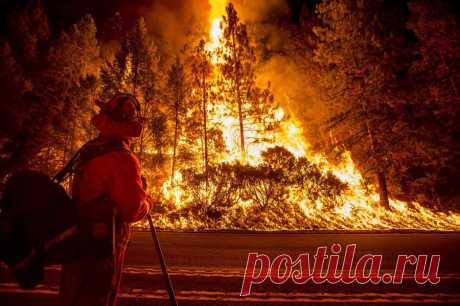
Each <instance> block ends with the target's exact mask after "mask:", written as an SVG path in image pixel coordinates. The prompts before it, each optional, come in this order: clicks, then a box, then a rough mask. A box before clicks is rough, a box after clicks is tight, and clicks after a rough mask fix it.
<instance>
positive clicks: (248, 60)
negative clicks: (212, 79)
mask: <svg viewBox="0 0 460 306" xmlns="http://www.w3.org/2000/svg"><path fill="white" fill-rule="evenodd" d="M226 12H227V15H226V16H224V17H223V22H222V27H223V32H222V36H221V47H220V48H217V49H216V52H217V58H218V60H217V64H218V67H219V69H220V72H221V73H222V75H221V77H219V79H218V82H219V88H220V90H221V93H220V94H221V99H222V100H223V101H225V102H226V103H229V104H230V105H231V114H236V117H237V118H238V127H239V146H240V153H241V160H242V161H243V163H245V162H246V159H247V152H246V151H247V140H248V138H251V133H248V130H249V131H251V130H252V131H254V130H255V131H256V133H252V135H254V134H256V135H257V136H256V137H254V136H252V138H256V139H253V141H260V139H258V138H260V137H262V136H263V134H264V133H269V132H270V131H272V129H273V128H274V126H273V125H274V124H275V119H274V108H275V107H274V104H273V102H274V100H273V96H272V94H271V92H270V85H268V87H267V88H265V89H260V88H258V87H257V85H256V80H255V79H256V76H255V62H256V57H255V55H254V49H253V47H252V46H251V45H250V41H249V38H248V33H247V30H246V25H245V24H243V23H241V22H240V20H239V18H238V14H237V12H236V10H235V8H234V6H233V4H232V3H229V4H228V5H227V7H226ZM235 109H236V110H235ZM248 134H249V135H248Z"/></svg>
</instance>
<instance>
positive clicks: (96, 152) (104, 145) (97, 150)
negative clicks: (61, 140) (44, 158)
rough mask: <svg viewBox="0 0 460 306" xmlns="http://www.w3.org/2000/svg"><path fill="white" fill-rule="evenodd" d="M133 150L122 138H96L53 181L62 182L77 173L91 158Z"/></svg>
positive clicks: (77, 153)
mask: <svg viewBox="0 0 460 306" xmlns="http://www.w3.org/2000/svg"><path fill="white" fill-rule="evenodd" d="M115 151H119V152H131V150H130V149H129V147H128V146H127V145H126V144H125V143H124V142H123V141H122V140H121V139H110V140H101V139H98V138H96V139H94V140H91V141H89V142H87V143H85V144H84V145H83V146H82V147H81V148H80V149H79V150H78V151H77V152H76V153H75V155H74V156H73V157H72V158H71V159H70V161H69V162H68V163H67V164H66V165H65V166H64V167H63V168H62V169H61V170H60V171H59V172H58V173H57V174H56V175H55V176H54V177H53V179H52V181H54V182H56V183H58V184H59V183H61V182H62V181H64V180H65V179H66V178H67V177H68V175H70V174H72V173H75V171H76V170H77V169H78V168H81V167H82V166H83V165H84V164H86V163H87V162H89V161H90V160H92V159H94V158H96V157H98V156H101V155H104V154H107V153H110V152H115Z"/></svg>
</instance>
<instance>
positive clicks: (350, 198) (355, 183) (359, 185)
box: [162, 0, 460, 230]
mask: <svg viewBox="0 0 460 306" xmlns="http://www.w3.org/2000/svg"><path fill="white" fill-rule="evenodd" d="M226 4H227V1H226V0H212V1H210V5H211V12H210V16H209V23H210V32H209V40H208V43H207V44H206V48H207V50H208V51H210V52H214V51H215V50H216V49H217V48H218V47H219V46H220V43H221V36H222V28H221V22H222V15H224V13H225V6H226ZM212 61H213V64H217V63H218V61H219V59H218V58H217V57H213V58H212ZM216 70H217V69H216ZM215 73H218V72H217V71H215ZM217 104H218V105H217V106H216V107H215V108H213V110H212V113H211V114H210V116H209V117H210V120H211V121H212V120H215V121H219V122H221V123H222V125H223V127H222V133H223V137H224V140H225V144H226V146H227V150H228V151H229V153H228V155H226V156H224V157H223V159H222V160H221V162H233V161H238V160H239V159H240V154H239V147H238V142H237V139H238V137H237V135H238V129H237V125H238V118H236V117H233V116H230V115H228V113H229V112H228V109H227V108H226V107H227V106H226V103H225V101H222V103H217ZM275 117H276V120H279V121H281V128H280V129H279V131H277V132H276V133H274V134H273V135H272V139H271V142H260V143H257V144H254V145H250V146H248V150H247V151H248V160H247V161H248V163H250V164H253V165H257V164H259V163H260V162H261V153H262V152H263V151H265V150H267V149H268V148H270V147H274V146H282V147H285V148H286V149H287V150H289V151H290V152H291V153H293V154H294V155H295V156H296V157H306V158H308V159H309V160H310V161H311V162H312V163H314V164H317V165H318V166H319V167H320V168H321V169H322V170H323V171H324V172H327V171H331V172H332V173H333V174H334V175H335V176H336V177H337V178H339V179H340V180H341V181H342V182H345V183H347V184H348V186H349V187H350V188H349V189H348V190H347V191H346V192H345V193H344V194H342V196H341V198H340V200H339V203H337V204H336V206H335V208H334V209H333V210H327V209H325V207H324V204H323V203H322V202H321V199H318V200H316V201H315V202H309V200H306V197H305V196H303V194H302V190H295V189H294V188H293V189H292V190H290V197H289V200H290V201H291V202H292V203H297V205H299V208H300V209H301V211H302V212H303V214H304V217H305V223H306V224H313V225H318V226H319V227H320V228H327V229H390V228H407V229H423V230H459V229H460V215H459V214H455V213H451V212H449V213H442V212H433V211H432V210H430V209H427V208H424V207H422V206H421V205H419V204H418V203H411V205H409V204H408V203H405V202H402V201H398V200H394V199H391V200H390V206H391V208H392V210H391V211H389V210H386V209H385V208H383V207H381V206H380V205H379V195H378V193H377V192H376V191H375V190H373V187H371V190H370V191H369V190H368V189H366V188H364V187H363V186H364V184H363V181H364V180H363V177H362V175H361V173H360V172H359V171H358V170H357V169H356V167H355V166H354V163H353V160H352V159H351V154H350V152H346V153H345V154H344V156H343V161H342V163H341V164H339V165H332V164H330V163H329V162H328V160H327V159H326V157H325V156H324V155H321V154H316V153H312V152H311V150H310V148H309V144H308V143H307V142H306V140H305V137H304V135H303V130H302V125H301V124H300V122H298V121H297V120H296V119H295V117H294V116H292V114H290V116H286V114H285V111H284V110H283V108H282V107H280V108H279V109H278V110H277V111H276V114H275ZM249 133H257V132H255V131H254V132H249ZM252 136H257V135H251V134H250V135H248V137H252ZM174 181H175V182H176V183H175V185H174V186H172V185H170V182H167V183H165V185H164V186H163V190H162V191H163V195H164V197H165V199H167V200H168V201H171V202H173V203H175V205H176V206H177V207H180V206H182V205H185V204H186V203H188V202H189V201H191V199H190V198H189V196H188V195H186V194H184V192H183V190H182V189H181V188H180V184H181V182H182V176H181V174H180V172H178V173H176V177H175V180H174ZM240 206H241V207H242V208H247V207H248V206H250V203H249V205H248V203H240ZM279 217H280V218H285V217H286V216H279ZM194 222H195V221H193V220H186V219H180V220H179V221H175V223H174V224H169V225H166V227H168V226H169V227H173V228H187V227H194V226H198V225H197V224H196V223H194ZM223 226H225V223H224V225H223Z"/></svg>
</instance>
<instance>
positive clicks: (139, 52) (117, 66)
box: [101, 18, 165, 161]
mask: <svg viewBox="0 0 460 306" xmlns="http://www.w3.org/2000/svg"><path fill="white" fill-rule="evenodd" d="M164 78H165V75H164V74H163V73H161V69H160V55H159V51H158V48H157V46H156V44H155V42H154V40H153V39H152V37H151V36H150V35H149V33H148V31H147V28H146V25H145V21H144V19H143V18H140V19H139V20H138V21H137V23H136V25H135V26H134V27H133V29H132V30H131V31H130V32H129V33H128V34H127V35H126V36H125V37H124V38H123V40H122V42H121V45H120V48H119V50H118V52H117V53H116V54H115V58H114V59H113V61H112V62H107V64H106V65H105V67H103V69H102V71H101V80H102V98H104V99H107V98H110V97H112V96H113V95H114V94H115V93H117V92H128V93H131V94H133V95H134V96H135V97H136V98H137V99H138V100H139V102H140V104H141V111H142V113H141V116H142V117H144V118H145V119H146V120H147V121H151V120H157V119H158V118H154V117H155V116H156V113H157V112H158V111H159V105H160V101H161V100H162V95H161V94H160V92H161V90H160V89H161V88H162V87H163V86H164V85H163V83H164ZM149 141H150V142H152V141H153V140H152V139H150V137H149V133H148V131H146V130H145V129H144V130H143V132H142V134H141V136H140V138H139V140H138V149H137V151H138V153H139V155H140V159H141V161H143V160H144V152H145V149H146V147H147V146H148V145H149V144H148V142H149Z"/></svg>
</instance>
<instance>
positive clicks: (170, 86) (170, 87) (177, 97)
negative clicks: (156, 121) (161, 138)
mask: <svg viewBox="0 0 460 306" xmlns="http://www.w3.org/2000/svg"><path fill="white" fill-rule="evenodd" d="M166 88H167V93H168V108H169V111H170V113H171V114H172V117H173V121H174V136H173V156H172V161H171V185H174V175H175V172H176V167H177V153H178V143H179V141H180V137H181V136H182V130H183V121H184V119H185V115H186V113H185V111H186V105H185V104H186V103H187V101H186V100H187V99H188V97H189V95H190V94H189V85H188V81H187V77H186V75H185V71H184V65H183V64H182V62H181V61H180V59H179V57H176V61H175V62H174V64H173V65H172V66H171V69H170V70H169V74H168V83H167V86H166Z"/></svg>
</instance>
